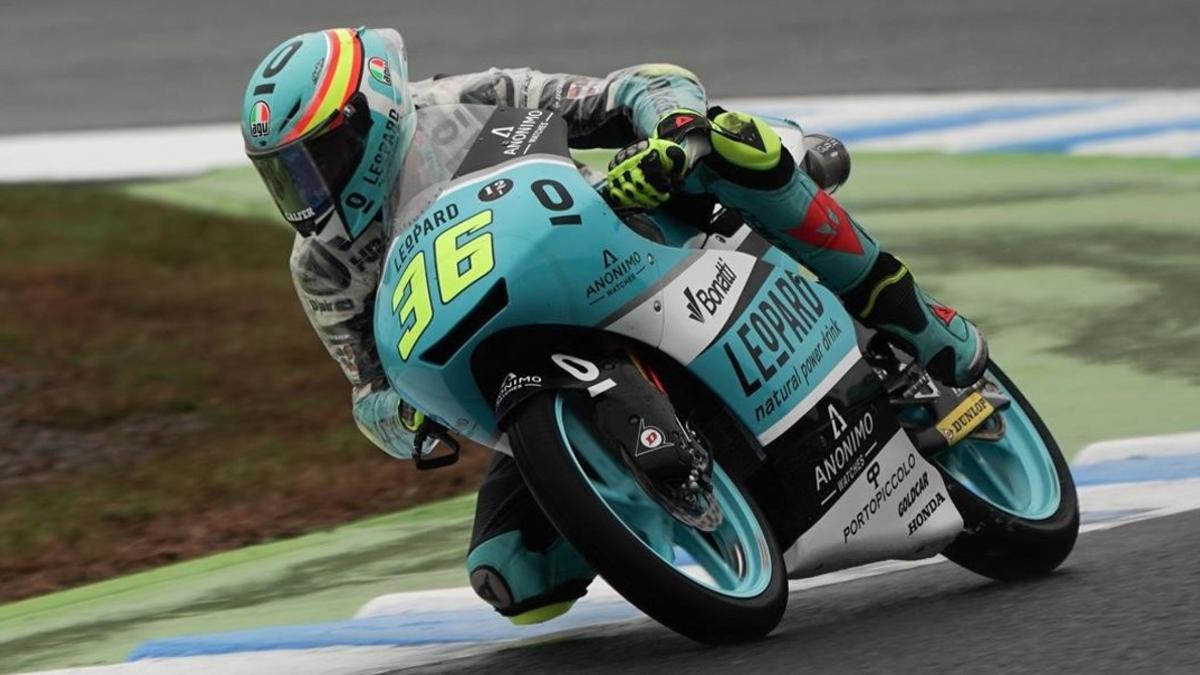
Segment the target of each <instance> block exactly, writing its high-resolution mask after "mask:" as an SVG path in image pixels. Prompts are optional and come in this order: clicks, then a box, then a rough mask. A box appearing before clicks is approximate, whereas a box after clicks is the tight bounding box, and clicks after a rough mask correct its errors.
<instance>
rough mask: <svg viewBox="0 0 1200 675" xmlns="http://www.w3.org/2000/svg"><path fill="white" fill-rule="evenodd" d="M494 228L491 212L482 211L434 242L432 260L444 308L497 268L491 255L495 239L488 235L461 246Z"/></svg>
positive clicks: (441, 235) (489, 210)
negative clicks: (466, 237)
mask: <svg viewBox="0 0 1200 675" xmlns="http://www.w3.org/2000/svg"><path fill="white" fill-rule="evenodd" d="M491 224H492V210H491V209H488V210H487V211H481V212H479V213H476V214H475V215H473V216H471V217H470V218H467V219H466V220H464V221H462V222H461V223H459V224H457V225H455V226H454V227H451V228H450V229H448V230H446V231H445V232H443V233H441V234H440V235H438V238H437V239H435V240H434V241H433V259H434V260H435V261H436V263H437V279H438V290H439V291H440V293H441V295H442V304H449V302H450V301H451V300H453V299H454V298H456V297H458V294H459V293H462V292H463V291H465V290H467V287H468V286H470V285H471V284H473V283H475V282H476V281H479V280H480V279H482V278H483V277H485V276H487V273H488V272H491V271H492V268H493V267H495V266H496V259H495V257H494V256H493V255H492V235H491V233H490V232H485V233H483V234H481V235H479V236H477V237H473V238H470V239H467V240H466V241H464V242H462V243H461V244H460V243H459V241H458V239H459V237H464V236H467V235H470V234H473V233H475V232H476V231H478V230H481V229H483V228H485V227H487V226H488V225H491Z"/></svg>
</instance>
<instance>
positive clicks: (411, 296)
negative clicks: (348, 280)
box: [392, 209, 496, 361]
mask: <svg viewBox="0 0 1200 675" xmlns="http://www.w3.org/2000/svg"><path fill="white" fill-rule="evenodd" d="M491 224H492V211H491V209H488V210H487V211H480V212H479V213H476V214H475V215H473V216H471V217H470V218H467V219H466V220H464V221H462V222H461V223H459V224H457V225H455V226H453V227H451V228H450V229H448V230H446V231H445V232H443V233H441V234H440V235H438V238H437V239H434V240H433V259H434V265H435V266H436V268H437V285H438V292H439V293H440V294H441V297H442V304H443V305H445V304H448V303H449V302H450V301H451V300H453V299H454V298H456V297H458V294H459V293H462V292H463V291H465V290H467V287H468V286H470V285H471V284H473V283H475V282H476V281H479V280H480V279H482V278H483V277H485V276H487V274H488V272H491V271H492V268H494V267H495V266H496V258H495V255H494V254H493V253H492V235H491V233H490V232H485V233H483V234H481V235H479V236H477V237H473V238H470V239H467V240H466V241H464V242H462V243H461V244H460V243H459V241H458V238H459V237H463V236H467V235H471V234H474V233H475V232H476V231H478V230H480V229H482V228H485V227H487V226H488V225H491ZM392 313H393V314H396V315H397V317H398V318H399V319H400V325H401V326H403V327H404V332H403V333H401V334H400V343H399V344H398V345H397V347H398V348H399V350H400V358H401V359H403V360H405V361H407V360H408V357H409V356H411V355H412V351H413V347H416V345H417V340H420V339H421V334H422V333H424V332H425V329H426V328H428V327H429V323H430V322H431V321H433V298H431V297H430V295H429V273H428V270H427V269H426V266H425V252H424V251H421V252H420V253H418V254H416V255H415V256H413V259H412V260H410V261H408V266H407V267H405V268H404V271H403V272H401V273H400V280H399V281H397V282H396V290H394V291H392ZM410 319H411V320H412V324H411V325H409V320H410Z"/></svg>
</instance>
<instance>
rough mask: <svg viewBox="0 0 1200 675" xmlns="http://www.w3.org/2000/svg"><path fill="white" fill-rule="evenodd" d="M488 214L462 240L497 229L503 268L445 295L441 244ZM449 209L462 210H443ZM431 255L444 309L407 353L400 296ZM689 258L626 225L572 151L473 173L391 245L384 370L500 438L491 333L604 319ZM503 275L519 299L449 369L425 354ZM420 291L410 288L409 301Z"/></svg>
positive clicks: (477, 432)
mask: <svg viewBox="0 0 1200 675" xmlns="http://www.w3.org/2000/svg"><path fill="white" fill-rule="evenodd" d="M505 179H506V180H508V181H511V186H509V187H508V188H507V190H506V191H504V194H503V196H500V197H499V198H495V197H493V198H492V199H491V200H490V201H485V198H486V197H489V196H491V195H488V194H485V192H484V189H485V188H486V187H488V186H489V185H492V184H497V183H498V182H499V181H501V180H505ZM556 186H560V187H561V189H560V187H556ZM535 188H536V189H538V190H539V191H540V192H541V199H539V196H538V194H537V193H535V191H534V190H535ZM548 205H549V206H548ZM485 211H491V224H489V225H487V226H485V227H483V228H481V229H479V230H476V231H475V232H474V233H472V234H468V235H465V236H461V237H459V238H458V239H459V242H460V243H464V244H465V243H466V242H467V241H468V240H470V239H472V238H474V237H478V236H483V235H485V234H489V233H490V235H491V241H492V252H493V256H494V261H495V267H494V268H493V269H492V270H491V271H490V272H489V273H488V274H487V275H486V276H484V277H482V278H480V279H478V280H477V281H475V282H474V283H472V284H471V285H470V286H468V287H467V288H466V290H464V291H462V292H461V293H460V294H459V295H457V296H456V297H454V298H452V299H451V300H450V301H449V302H446V303H444V302H442V299H441V297H440V296H441V294H440V293H439V291H438V279H437V275H436V273H435V269H436V265H435V261H434V255H435V251H434V248H435V246H434V241H435V239H436V238H437V236H438V235H439V234H441V233H442V232H444V231H446V230H447V229H449V228H450V227H453V226H454V225H456V224H458V223H461V222H463V221H464V220H466V219H469V218H471V217H473V216H475V215H477V214H480V213H482V212H485ZM439 213H441V214H452V215H450V216H449V217H447V216H445V215H444V216H443V217H442V218H437V217H436V216H437V214H439ZM552 218H559V220H558V221H552V220H551V219H552ZM555 222H558V223H561V224H555ZM421 253H423V254H424V258H425V266H426V268H427V280H428V285H429V293H428V296H429V298H430V304H431V306H432V316H431V318H430V321H429V324H428V326H427V327H425V328H424V330H422V331H421V332H420V336H419V338H418V339H417V340H416V343H415V345H414V348H413V350H412V353H411V354H410V355H409V358H408V359H402V358H401V356H400V352H399V349H398V344H399V342H400V339H401V337H402V335H403V334H404V333H405V331H406V330H412V328H413V326H414V324H415V318H414V317H407V318H408V320H407V321H406V322H404V323H401V321H400V319H399V318H398V316H397V314H396V313H395V312H394V311H393V297H395V296H397V293H396V288H397V282H398V281H399V280H400V278H401V276H402V273H403V272H404V271H405V270H406V267H407V265H410V264H412V263H413V260H414V259H415V258H416V257H417V256H418V255H419V254H421ZM686 256H687V252H686V251H685V250H681V249H675V248H670V247H666V246H662V245H659V244H656V243H654V242H652V241H650V240H648V239H645V238H643V237H641V236H639V235H637V234H636V233H634V232H633V231H632V230H630V229H629V228H628V227H626V226H625V225H624V224H623V223H622V222H621V221H620V220H619V219H617V217H616V216H615V215H614V214H613V212H612V211H611V210H610V209H609V208H608V207H607V206H606V205H605V204H604V202H603V200H602V199H601V198H600V196H599V194H598V193H597V192H596V191H595V190H594V189H593V188H592V187H591V186H590V185H588V184H587V182H586V181H585V180H584V179H583V177H582V176H581V175H580V174H579V171H578V170H577V169H576V168H575V167H574V165H573V164H571V163H570V162H569V161H567V160H565V159H563V158H556V157H549V156H546V157H536V158H530V159H528V160H525V161H522V162H516V163H511V164H506V165H502V166H501V167H499V168H498V169H497V170H495V171H490V172H488V171H485V172H481V173H479V174H476V175H474V176H470V177H467V180H462V181H461V182H458V183H454V184H451V185H450V186H449V187H448V188H447V190H446V191H444V192H443V194H442V195H441V196H440V197H438V198H437V200H436V201H435V202H433V203H432V204H431V205H430V206H429V208H427V209H426V211H425V217H423V218H422V219H419V220H418V221H417V223H416V224H414V225H413V226H412V227H410V228H408V229H406V230H404V231H402V232H399V233H397V235H396V236H395V237H394V238H393V242H392V245H391V246H390V247H389V250H388V255H387V259H386V262H385V267H384V272H383V276H382V279H381V281H380V288H379V295H378V298H379V301H378V302H376V304H375V335H376V342H377V344H378V346H379V352H380V357H381V359H382V361H383V366H384V369H385V371H386V372H387V374H388V379H389V380H390V381H391V383H392V386H393V387H395V388H396V390H397V391H398V392H399V393H400V394H401V395H402V396H404V397H405V398H406V399H407V400H409V401H411V402H412V403H413V405H415V406H416V407H417V408H419V409H421V410H424V411H428V413H429V414H431V415H433V416H435V417H436V418H437V419H439V420H441V421H442V422H443V423H445V424H446V425H447V426H449V427H451V428H453V429H455V430H457V431H459V432H460V433H462V434H464V435H466V436H468V437H470V438H472V439H474V440H478V441H480V442H485V443H486V442H489V441H491V440H494V435H495V433H494V432H495V429H494V427H495V423H494V422H495V421H494V417H493V415H492V411H491V402H490V401H485V400H484V399H483V397H482V395H481V394H480V393H479V391H478V388H477V386H476V384H475V382H474V379H473V377H472V374H471V370H470V356H471V353H472V352H473V351H474V349H475V347H477V346H478V345H479V344H480V343H481V342H482V341H483V340H484V339H485V338H486V337H487V336H488V335H490V334H492V333H495V332H497V331H499V330H502V329H504V328H509V327H514V326H523V325H533V324H560V325H561V324H566V325H579V326H596V325H600V324H602V323H603V321H604V319H605V318H606V317H608V316H609V315H610V314H612V313H613V312H614V311H616V310H617V309H618V308H620V307H621V306H622V305H623V304H624V303H626V302H627V301H629V299H631V298H633V297H636V296H638V295H639V294H640V293H643V292H645V291H647V290H648V289H649V288H650V287H652V286H653V284H654V281H655V279H656V278H657V276H658V274H657V273H656V271H657V270H658V269H660V268H662V269H668V268H670V267H672V266H673V265H675V264H677V263H679V262H681V261H683V260H684V259H685V258H686ZM614 261H615V262H614ZM614 270H616V271H614ZM501 279H503V280H505V282H506V284H507V291H508V296H509V304H508V307H507V308H506V309H505V310H504V311H503V312H501V313H500V314H499V315H498V316H496V317H495V318H494V319H493V320H492V321H491V322H489V323H488V324H486V325H485V326H484V327H483V329H482V330H480V331H479V332H478V333H476V334H475V335H474V336H473V337H472V338H471V339H470V340H468V341H467V342H466V344H465V345H464V346H463V347H462V349H460V350H458V351H457V352H456V353H455V354H454V356H453V358H451V359H450V360H449V361H448V362H447V363H446V364H445V365H444V366H438V365H435V364H431V363H429V362H427V361H425V360H423V359H422V358H421V355H422V353H423V352H425V350H427V349H429V347H430V346H431V345H433V344H434V343H436V342H437V341H438V339H439V338H441V337H442V336H444V335H445V334H446V333H447V332H449V331H450V330H451V329H452V328H453V327H454V326H455V325H456V324H457V323H458V322H459V320H460V319H462V318H463V316H464V315H466V314H467V313H468V312H469V311H470V310H471V309H472V308H473V307H474V306H475V305H476V304H477V303H478V302H479V301H480V300H481V299H482V298H483V297H484V295H485V294H486V293H487V291H488V290H489V289H490V288H492V286H493V285H494V284H496V283H497V282H499V281H500V280H501ZM411 292H412V290H411V289H401V292H400V293H399V300H400V304H401V305H403V304H404V303H405V302H406V301H407V299H408V298H409V295H410V294H411Z"/></svg>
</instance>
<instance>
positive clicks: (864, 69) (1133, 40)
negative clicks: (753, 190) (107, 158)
mask: <svg viewBox="0 0 1200 675" xmlns="http://www.w3.org/2000/svg"><path fill="white" fill-rule="evenodd" d="M361 24H367V25H373V26H394V27H397V28H399V29H400V30H401V32H403V33H404V35H405V38H406V40H407V42H408V48H409V58H410V61H411V63H412V69H413V73H414V75H415V76H417V77H425V76H429V75H433V74H435V73H455V72H464V71H471V70H479V69H483V68H486V67H488V66H490V65H507V66H524V65H528V66H533V67H537V68H540V69H543V70H561V71H569V72H581V73H589V74H602V73H604V72H607V71H609V70H612V69H615V68H618V67H622V66H626V65H629V64H632V63H638V62H645V61H674V62H678V63H681V64H684V65H686V66H688V67H690V68H692V69H693V70H695V71H696V72H697V73H698V74H700V76H701V78H702V79H703V80H704V82H705V83H706V84H707V86H708V88H709V91H710V93H711V94H713V95H715V96H720V97H726V98H728V97H734V96H752V95H773V94H786V95H798V94H822V93H840V92H855V93H865V92H879V91H927V90H962V89H970V90H979V89H1011V88H1053V87H1070V88H1088V87H1142V88H1147V87H1175V86H1195V85H1197V84H1200V69H1197V68H1196V64H1197V60H1196V54H1197V52H1196V46H1195V44H1196V43H1195V36H1196V35H1197V34H1198V33H1200V12H1198V11H1196V5H1195V0H1155V2H1151V3H1132V2H1129V1H1128V0H1074V1H1072V0H1054V1H1051V2H1047V1H1046V0H1007V1H1004V2H997V1H996V0H957V1H955V2H946V1H938V2H894V1H893V0H851V1H835V0H819V1H814V0H761V1H758V0H749V1H745V2H737V3H730V2H725V1H723V0H688V1H687V2H680V1H673V2H626V1H607V2H599V1H596V2H589V3H582V2H570V3H567V2H562V1H561V0H491V1H489V2H476V1H473V0H439V1H437V2H431V1H420V2H418V1H411V0H406V1H404V2H379V1H378V0H344V1H339V2H328V1H325V0H258V1H257V2H242V1H240V0H207V1H206V2H183V1H182V0H172V1H171V2H163V1H161V0H110V1H107V2H103V3H97V2H94V1H93V0H55V1H54V2H34V1H33V0H15V1H9V2H4V3H2V4H0V91H2V92H4V93H3V97H4V115H3V116H0V134H13V133H27V132H34V131H47V130H63V129H93V128H110V127H131V126H136V125H142V124H151V125H162V124H176V123H190V122H224V121H232V120H235V119H237V118H238V116H239V115H240V110H239V109H240V100H241V95H242V91H243V89H244V87H245V83H246V80H247V78H248V77H249V73H250V71H251V69H252V68H253V67H254V65H255V64H256V63H257V62H258V61H259V60H260V59H261V58H262V56H263V55H264V54H265V53H266V51H267V50H268V49H270V47H271V46H273V45H274V44H276V43H277V42H279V41H280V40H282V39H284V38H286V37H288V36H289V35H292V34H295V33H298V32H302V31H306V30H315V29H319V28H325V27H330V26H334V25H350V26H355V25H361Z"/></svg>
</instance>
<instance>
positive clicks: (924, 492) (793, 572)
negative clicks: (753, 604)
mask: <svg viewBox="0 0 1200 675" xmlns="http://www.w3.org/2000/svg"><path fill="white" fill-rule="evenodd" d="M962 527H963V521H962V516H961V515H960V514H959V512H958V509H956V508H955V507H954V504H953V503H952V502H951V501H950V496H949V494H948V493H947V492H946V484H945V482H943V481H942V476H941V474H939V473H938V471H937V469H936V468H935V467H934V466H933V465H932V464H930V463H929V462H928V461H926V460H925V459H924V458H923V457H921V455H920V454H919V453H918V452H917V451H916V449H915V448H914V447H913V445H912V442H911V441H910V440H909V439H908V436H907V435H906V434H905V433H904V432H903V431H898V432H896V434H895V435H893V436H892V437H891V439H890V440H888V442H887V443H885V444H884V446H883V448H882V449H880V451H879V453H878V454H876V455H875V457H874V459H873V461H872V463H871V464H870V465H869V466H868V467H867V468H866V469H865V470H864V471H863V472H862V473H861V474H860V475H859V476H858V478H857V479H856V480H855V481H854V482H853V483H852V484H851V485H850V486H849V487H847V488H846V491H845V492H843V493H842V495H841V497H840V498H839V499H838V501H837V502H836V503H835V504H834V505H833V507H832V508H830V509H829V511H827V512H826V513H825V515H824V516H822V517H821V519H820V520H818V521H817V522H816V523H815V524H814V525H813V526H812V527H811V528H809V529H808V531H806V532H805V533H804V534H803V535H801V536H800V539H799V540H797V541H796V543H795V544H793V545H792V547H791V548H789V549H788V550H787V551H785V552H784V555H783V559H784V562H785V563H786V565H787V568H788V576H790V577H791V578H793V579H798V578H801V577H807V576H814V575H817V574H824V573H825V572H832V571H834V570H838V569H843V568H846V567H853V566H855V565H861V564H865V563H868V562H875V561H877V560H887V559H916V558H926V557H929V556H933V555H936V554H938V553H939V552H941V550H942V549H943V548H945V547H946V546H947V545H948V544H949V543H950V542H951V541H953V540H954V538H955V537H956V536H958V533H959V532H961V531H962Z"/></svg>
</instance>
